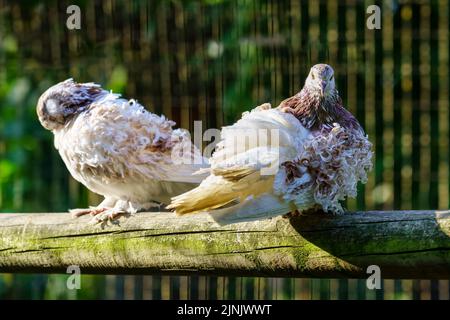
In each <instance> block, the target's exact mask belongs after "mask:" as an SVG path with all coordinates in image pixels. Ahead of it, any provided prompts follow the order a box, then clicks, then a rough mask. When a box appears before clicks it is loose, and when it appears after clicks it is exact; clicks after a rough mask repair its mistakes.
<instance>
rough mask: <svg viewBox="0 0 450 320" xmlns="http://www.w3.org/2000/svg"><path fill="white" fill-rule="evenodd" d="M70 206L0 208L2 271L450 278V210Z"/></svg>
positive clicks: (0, 263) (0, 270)
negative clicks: (38, 210)
mask: <svg viewBox="0 0 450 320" xmlns="http://www.w3.org/2000/svg"><path fill="white" fill-rule="evenodd" d="M89 219H90V218H89V217H83V218H79V219H73V218H71V217H70V215H69V214H67V213H62V214H56V213H49V214H0V272H63V273H65V272H66V268H67V267H68V266H69V265H78V266H79V267H80V268H81V271H82V272H84V273H100V274H106V273H116V274H119V273H120V274H122V273H124V274H177V275H179V274H193V273H194V274H210V275H213V274H214V275H238V276H271V277H274V276H283V277H333V278H335V277H338V278H341V277H346V278H365V277H368V274H367V273H366V269H367V267H368V266H369V265H377V266H379V267H380V268H381V276H382V278H403V279H407V278H422V279H425V278H428V279H432V278H433V279H448V278H449V276H450V211H441V212H438V211H392V212H357V213H347V214H345V215H342V216H332V215H325V214H316V215H312V214H311V215H305V216H300V217H296V218H291V219H286V218H283V217H277V218H273V219H267V220H261V221H251V222H242V223H236V224H230V225H225V226H219V225H218V224H216V223H215V222H214V220H213V219H211V217H210V216H208V215H206V214H199V215H188V216H183V217H177V216H175V215H174V214H173V213H138V214H136V215H134V216H132V217H130V218H125V217H123V218H121V219H120V224H119V225H107V226H105V227H104V228H101V227H100V226H98V225H96V226H95V225H94V226H93V225H89V224H88V221H89Z"/></svg>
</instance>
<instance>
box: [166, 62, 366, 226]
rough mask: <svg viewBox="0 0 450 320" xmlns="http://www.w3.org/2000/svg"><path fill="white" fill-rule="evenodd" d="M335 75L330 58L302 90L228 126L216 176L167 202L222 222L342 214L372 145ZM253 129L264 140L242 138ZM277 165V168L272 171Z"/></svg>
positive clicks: (363, 177)
mask: <svg viewBox="0 0 450 320" xmlns="http://www.w3.org/2000/svg"><path fill="white" fill-rule="evenodd" d="M333 73H334V72H333V69H332V68H331V67H330V66H328V65H326V64H318V65H315V66H313V67H312V68H311V71H310V73H309V75H308V78H307V79H306V81H305V85H304V87H303V89H302V90H301V91H300V92H299V93H298V94H296V95H295V96H293V97H291V98H289V99H286V100H284V101H283V102H282V103H281V104H280V105H279V106H278V108H276V109H272V108H271V107H270V105H269V104H264V105H262V106H260V107H257V108H256V109H254V110H252V111H251V112H246V113H244V114H243V116H242V118H241V119H240V120H239V121H238V122H236V123H235V124H234V125H232V126H229V127H225V128H223V129H222V140H221V142H220V143H219V144H218V148H217V151H216V152H215V153H214V154H213V156H212V157H211V159H210V164H211V168H210V169H209V172H210V175H209V176H208V177H207V178H206V179H205V180H204V181H203V182H202V183H201V184H200V185H199V186H198V187H197V188H195V189H193V190H191V191H188V192H187V193H184V194H182V195H179V196H177V197H174V198H173V199H172V203H171V204H170V205H169V206H168V208H170V209H174V210H175V211H176V212H177V213H178V214H185V213H194V212H200V211H209V212H210V213H211V215H212V216H213V217H214V218H216V220H217V221H219V222H223V223H230V222H234V221H241V220H247V219H249V220H253V219H260V218H264V217H271V216H274V215H280V214H286V213H289V212H295V211H296V210H299V211H303V210H306V209H316V208H317V206H318V205H319V206H321V207H322V208H323V209H324V210H325V211H332V212H335V213H340V212H342V211H343V209H342V207H341V205H340V203H339V201H340V200H343V199H345V197H347V196H350V197H355V196H356V186H357V183H358V181H362V182H365V181H366V179H367V171H368V170H370V169H371V167H372V162H371V158H372V151H371V146H372V145H371V143H370V142H369V141H368V139H367V136H366V135H365V133H364V131H363V129H362V128H361V126H360V124H359V123H358V121H357V120H356V119H355V118H354V117H353V115H352V114H351V113H350V112H348V111H347V110H346V109H345V108H344V107H343V105H342V101H341V99H340V97H339V94H338V91H337V90H336V89H335V83H334V78H333ZM252 132H253V137H254V136H256V135H257V134H259V133H257V132H263V134H262V137H264V132H267V134H266V138H263V139H258V143H256V144H255V143H249V142H248V141H244V140H243V139H244V138H243V137H249V136H251V135H252ZM269 132H274V133H276V134H274V135H273V136H272V135H271V134H269ZM249 133H250V134H249ZM277 136H278V139H276V137H277ZM271 168H276V169H277V170H275V171H273V173H272V174H271Z"/></svg>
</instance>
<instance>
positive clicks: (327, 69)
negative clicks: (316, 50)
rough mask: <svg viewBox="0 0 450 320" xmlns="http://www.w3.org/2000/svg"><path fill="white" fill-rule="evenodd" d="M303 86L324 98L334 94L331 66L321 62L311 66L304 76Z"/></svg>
mask: <svg viewBox="0 0 450 320" xmlns="http://www.w3.org/2000/svg"><path fill="white" fill-rule="evenodd" d="M305 87H306V88H308V90H312V91H315V92H316V93H318V94H319V95H320V96H321V97H322V98H324V99H327V98H328V97H331V96H333V95H334V94H335V84H334V70H333V68H332V67H331V66H329V65H327V64H323V63H321V64H316V65H315V66H313V67H312V68H311V70H310V71H309V75H308V78H306V81H305Z"/></svg>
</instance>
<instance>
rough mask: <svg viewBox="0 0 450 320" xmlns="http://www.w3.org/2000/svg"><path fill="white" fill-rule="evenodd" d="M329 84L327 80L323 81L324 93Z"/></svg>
mask: <svg viewBox="0 0 450 320" xmlns="http://www.w3.org/2000/svg"><path fill="white" fill-rule="evenodd" d="M327 85H328V82H327V81H322V83H321V88H322V94H324V93H325V89H326V88H327Z"/></svg>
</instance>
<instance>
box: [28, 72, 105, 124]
mask: <svg viewBox="0 0 450 320" xmlns="http://www.w3.org/2000/svg"><path fill="white" fill-rule="evenodd" d="M107 93H108V92H107V91H105V90H103V89H102V88H101V87H100V86H99V85H98V84H95V83H77V82H75V81H73V80H72V79H68V80H66V81H63V82H60V83H58V84H56V85H54V86H53V87H51V88H49V89H47V91H45V92H44V93H43V94H42V95H41V96H40V98H39V100H38V103H37V107H36V111H37V114H38V117H39V121H40V122H41V124H42V126H43V127H44V128H46V129H47V130H58V129H61V128H63V127H64V126H65V125H66V123H67V122H68V121H69V120H70V119H72V118H73V117H74V116H76V115H77V114H80V113H81V112H83V111H84V110H86V109H87V108H88V107H89V105H90V104H91V103H92V102H94V101H95V100H96V99H98V98H99V97H101V96H103V95H105V94H107Z"/></svg>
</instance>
